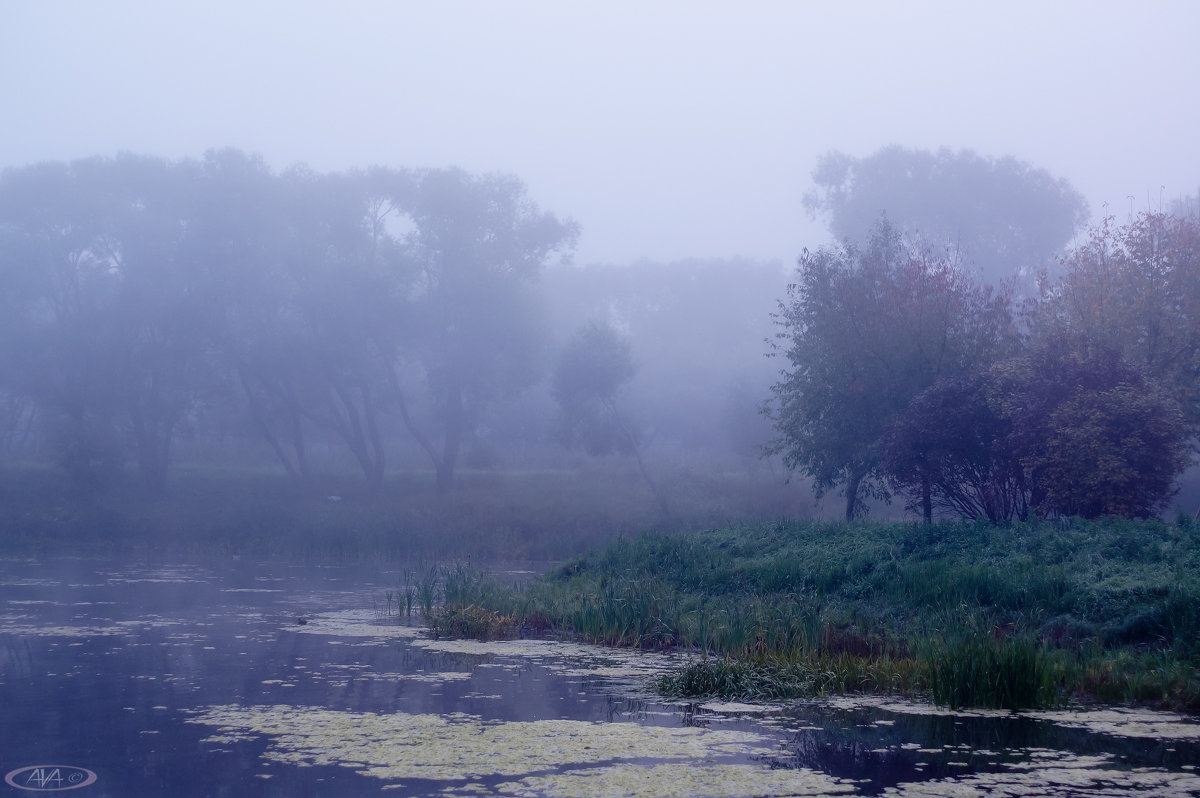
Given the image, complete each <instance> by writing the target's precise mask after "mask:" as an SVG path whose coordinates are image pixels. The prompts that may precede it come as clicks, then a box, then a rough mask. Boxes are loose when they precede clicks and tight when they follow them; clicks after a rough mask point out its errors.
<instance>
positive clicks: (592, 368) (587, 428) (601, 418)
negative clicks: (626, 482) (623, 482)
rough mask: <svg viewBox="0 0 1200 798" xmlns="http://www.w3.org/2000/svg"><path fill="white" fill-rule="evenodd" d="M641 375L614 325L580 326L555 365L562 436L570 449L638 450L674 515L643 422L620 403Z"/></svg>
mask: <svg viewBox="0 0 1200 798" xmlns="http://www.w3.org/2000/svg"><path fill="white" fill-rule="evenodd" d="M635 374H637V366H636V365H634V362H633V353H632V349H631V347H630V345H629V341H628V340H626V339H625V338H623V337H622V336H621V335H620V334H619V333H618V332H617V331H616V330H614V329H613V328H612V327H611V326H609V325H601V324H596V323H592V324H590V325H588V326H586V327H583V328H581V329H579V330H577V331H576V332H575V335H574V336H572V338H571V340H570V341H569V342H568V343H567V345H566V347H565V348H564V349H563V351H562V353H561V354H560V356H559V359H558V364H557V366H556V368H555V370H554V377H553V387H552V389H551V391H552V393H553V394H554V399H555V401H556V402H557V403H558V408H559V414H558V422H557V437H558V439H559V441H560V442H561V443H562V444H563V445H564V446H566V447H567V448H568V449H570V448H575V447H577V446H578V447H581V448H582V449H583V450H584V451H586V452H587V453H588V454H590V455H592V456H600V455H606V454H609V453H612V452H616V453H618V454H624V455H632V456H633V458H634V459H635V460H636V461H637V465H638V470H639V471H640V472H641V475H642V478H643V479H644V480H645V481H646V484H647V485H648V486H649V487H650V490H651V492H652V493H653V494H654V497H655V499H657V500H658V503H659V506H660V507H661V508H662V511H663V514H664V515H670V509H669V506H668V504H667V499H666V495H665V494H664V493H663V492H662V490H661V489H660V488H659V486H658V484H657V483H656V482H655V481H654V479H653V478H652V477H651V476H650V472H649V471H648V470H647V469H646V463H645V460H644V459H643V458H642V452H641V446H640V437H641V436H640V434H639V432H638V429H637V426H636V425H635V424H634V422H633V420H632V419H631V418H629V417H628V416H627V415H626V414H625V413H623V412H622V411H621V410H620V409H619V408H618V406H617V398H618V395H619V394H620V392H621V389H622V388H623V387H624V386H625V385H626V384H627V383H628V382H629V381H630V380H632V379H633V377H634V375H635Z"/></svg>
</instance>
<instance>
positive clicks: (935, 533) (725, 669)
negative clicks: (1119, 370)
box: [486, 519, 1200, 709]
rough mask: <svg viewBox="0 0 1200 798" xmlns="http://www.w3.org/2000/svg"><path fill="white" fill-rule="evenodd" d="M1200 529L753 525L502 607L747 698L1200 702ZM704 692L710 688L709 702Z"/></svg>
mask: <svg viewBox="0 0 1200 798" xmlns="http://www.w3.org/2000/svg"><path fill="white" fill-rule="evenodd" d="M1196 532H1197V530H1196V528H1195V525H1194V523H1193V522H1191V521H1181V522H1180V523H1177V524H1174V525H1167V524H1161V523H1157V522H1136V523H1135V522H1124V521H1102V522H1094V523H1086V522H1082V521H1077V520H1072V519H1066V520H1060V521H1056V522H1054V523H1046V524H1027V525H1013V526H1010V527H1002V528H1001V527H991V526H983V525H977V524H966V523H962V524H942V525H931V526H925V525H912V524H874V525H849V526H847V525H843V524H834V523H821V522H798V523H774V524H759V525H743V526H736V527H729V528H724V529H718V530H710V531H705V532H698V533H693V534H689V535H658V534H650V535H643V536H641V537H639V538H636V539H631V538H623V539H620V540H618V541H616V542H614V543H613V544H612V545H610V546H609V547H608V548H606V549H604V550H603V551H601V552H600V553H598V554H592V555H588V556H585V557H581V558H577V559H576V560H573V561H571V562H569V563H567V564H566V565H564V566H562V567H560V568H558V569H556V570H555V571H553V572H552V573H549V574H547V575H546V576H545V577H543V578H542V579H541V580H539V581H537V582H535V583H533V584H532V585H530V586H529V587H528V588H527V589H525V590H523V591H519V592H517V593H515V594H514V595H509V596H499V595H497V596H495V597H493V598H492V599H491V600H489V602H488V603H487V604H486V606H489V607H492V608H495V609H505V611H510V612H515V613H518V615H521V614H528V615H531V616H532V615H536V616H537V617H538V618H540V619H542V620H543V621H544V624H545V626H547V627H548V628H550V629H552V630H554V631H557V632H558V633H560V634H565V635H571V636H574V637H579V638H583V639H588V640H594V641H598V642H605V643H611V644H616V645H628V646H640V647H644V648H662V647H667V646H672V647H676V648H681V649H684V650H690V651H692V652H694V653H695V654H696V655H697V657H698V659H697V660H696V661H695V662H694V663H693V664H691V665H690V666H688V667H687V668H685V669H684V670H683V671H681V672H680V673H679V674H674V675H672V676H669V677H664V679H662V680H660V681H659V682H658V685H659V687H660V689H663V690H664V691H666V692H668V693H670V694H672V695H689V694H693V695H697V696H711V695H719V696H722V697H727V698H753V697H759V696H766V695H770V696H776V697H785V696H789V695H793V694H795V695H809V694H822V693H827V692H846V691H851V692H852V691H861V690H867V691H872V692H903V693H907V694H913V695H922V696H927V697H932V699H933V700H935V701H936V702H938V703H939V704H943V705H946V706H953V707H999V708H1024V707H1038V706H1048V705H1053V704H1057V703H1061V702H1064V701H1069V700H1100V701H1118V702H1126V703H1128V702H1150V703H1155V704H1160V705H1168V706H1173V707H1177V708H1189V709H1195V708H1197V707H1200V655H1198V654H1197V647H1198V646H1200V642H1198V641H1200V617H1198V616H1200V609H1198V608H1200V585H1198V583H1197V578H1196V576H1195V575H1196V574H1197V573H1200V545H1198V542H1197V534H1196ZM688 691H695V692H694V693H689V692H688Z"/></svg>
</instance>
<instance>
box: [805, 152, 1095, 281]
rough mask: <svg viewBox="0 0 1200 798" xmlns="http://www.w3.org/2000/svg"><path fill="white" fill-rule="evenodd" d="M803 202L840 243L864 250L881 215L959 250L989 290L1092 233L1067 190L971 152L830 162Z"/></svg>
mask: <svg viewBox="0 0 1200 798" xmlns="http://www.w3.org/2000/svg"><path fill="white" fill-rule="evenodd" d="M812 179H813V182H814V183H815V184H816V187H815V188H814V189H813V190H812V191H810V192H809V193H807V194H806V195H805V197H804V204H805V207H806V208H807V209H808V211H809V213H810V214H812V216H813V217H814V218H816V217H818V216H825V217H826V218H827V219H828V224H829V230H830V232H831V233H833V235H834V236H835V237H836V238H837V239H838V240H841V239H849V240H851V241H856V242H862V241H865V240H866V239H867V238H868V237H869V236H870V235H871V231H872V229H873V228H874V225H875V223H876V220H878V218H879V216H880V214H886V216H887V218H888V220H889V221H890V222H891V224H892V225H893V226H894V227H896V228H897V229H898V230H901V231H904V232H907V233H910V234H919V235H920V236H921V238H922V239H924V240H925V241H927V242H929V243H930V244H933V245H938V246H941V245H947V244H948V245H952V246H954V247H955V248H956V249H957V250H958V252H959V255H960V257H961V258H962V259H963V262H964V263H965V264H968V265H969V266H970V267H972V268H977V269H979V271H980V273H981V274H982V275H983V277H984V279H985V280H986V281H988V282H998V281H1000V280H1003V279H1008V278H1011V277H1012V276H1013V275H1014V274H1017V273H1018V272H1024V273H1027V274H1029V275H1033V274H1035V273H1036V272H1037V271H1038V270H1039V269H1042V268H1044V267H1046V266H1049V265H1051V264H1052V263H1053V261H1054V258H1056V257H1057V255H1058V254H1059V252H1060V251H1061V250H1062V249H1063V247H1065V246H1066V245H1067V244H1068V242H1069V241H1070V240H1071V237H1072V235H1073V234H1074V233H1075V232H1076V231H1077V230H1079V229H1080V228H1082V227H1083V225H1084V224H1086V223H1087V220H1088V218H1089V216H1090V214H1089V212H1088V208H1087V204H1086V203H1085V202H1084V199H1083V197H1082V196H1081V195H1080V194H1079V192H1077V191H1076V190H1075V189H1074V188H1072V187H1071V185H1070V184H1069V183H1067V181H1066V180H1064V179H1062V178H1055V177H1053V176H1052V175H1051V174H1049V173H1048V172H1046V171H1045V170H1044V169H1039V168H1036V167H1034V166H1032V165H1030V164H1028V163H1025V162H1023V161H1019V160H1017V159H1016V158H1012V157H1005V158H987V157H984V156H981V155H978V154H976V153H974V152H972V151H970V150H959V151H957V152H956V151H954V150H950V149H948V148H942V149H940V150H938V151H936V152H929V151H926V150H916V149H906V148H904V147H899V146H895V145H893V146H890V147H885V148H883V149H881V150H879V151H878V152H876V153H875V154H873V155H870V156H867V157H865V158H855V157H852V156H850V155H847V154H845V153H842V152H838V151H836V150H835V151H831V152H828V153H826V154H825V155H824V156H822V157H821V158H820V160H819V161H818V162H817V166H816V168H815V169H814V170H813V173H812Z"/></svg>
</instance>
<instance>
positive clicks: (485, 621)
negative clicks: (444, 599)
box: [426, 604, 520, 641]
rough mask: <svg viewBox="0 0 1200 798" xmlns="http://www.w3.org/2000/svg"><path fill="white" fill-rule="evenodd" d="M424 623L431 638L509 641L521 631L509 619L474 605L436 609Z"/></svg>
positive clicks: (510, 617) (512, 620) (508, 616)
mask: <svg viewBox="0 0 1200 798" xmlns="http://www.w3.org/2000/svg"><path fill="white" fill-rule="evenodd" d="M426 622H427V623H428V624H429V631H430V633H431V634H432V635H433V636H434V637H453V638H469V639H472V640H483V641H488V640H509V639H511V638H514V637H516V636H517V633H518V631H520V623H519V622H518V620H517V619H516V618H515V617H513V616H512V615H504V614H503V613H499V612H496V611H495V610H488V609H484V608H483V607H480V606H478V605H476V604H468V605H466V606H463V605H452V606H446V607H439V608H438V609H437V610H436V611H434V612H433V613H432V614H430V615H428V616H426Z"/></svg>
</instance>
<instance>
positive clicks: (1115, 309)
mask: <svg viewBox="0 0 1200 798" xmlns="http://www.w3.org/2000/svg"><path fill="white" fill-rule="evenodd" d="M1062 265H1063V270H1064V273H1063V275H1062V277H1061V278H1060V279H1059V280H1057V281H1055V282H1050V281H1046V282H1044V284H1043V286H1042V296H1041V299H1040V302H1039V303H1038V306H1037V308H1036V311H1035V314H1034V316H1033V319H1032V322H1033V331H1034V335H1035V337H1037V338H1038V339H1039V340H1042V341H1049V340H1057V339H1064V338H1069V339H1071V340H1073V341H1075V342H1076V343H1077V345H1078V346H1079V347H1080V353H1081V354H1084V355H1087V354H1088V353H1098V352H1104V351H1113V352H1117V353H1119V355H1120V357H1121V359H1123V360H1124V361H1126V362H1128V363H1130V364H1132V365H1135V366H1137V367H1139V368H1140V369H1142V370H1143V371H1144V372H1145V374H1146V375H1147V376H1149V377H1152V378H1153V379H1155V380H1157V381H1158V382H1159V383H1161V385H1162V386H1163V387H1164V388H1166V389H1167V390H1168V391H1169V392H1170V394H1171V395H1172V396H1173V397H1174V398H1175V399H1176V400H1177V401H1178V402H1179V404H1180V406H1181V407H1182V409H1183V411H1184V414H1185V417H1186V418H1187V420H1188V422H1189V424H1191V425H1193V432H1194V431H1195V427H1196V425H1200V216H1197V215H1195V214H1191V215H1186V216H1175V215H1171V214H1164V213H1143V214H1140V215H1139V216H1137V217H1136V218H1135V219H1134V220H1133V221H1131V222H1130V223H1129V224H1127V225H1123V226H1117V225H1116V224H1115V223H1114V221H1113V219H1112V218H1111V217H1109V218H1106V219H1104V220H1103V221H1102V222H1101V223H1100V224H1099V225H1098V226H1096V227H1094V228H1093V229H1092V230H1091V233H1090V235H1089V238H1088V240H1087V242H1085V243H1084V244H1082V245H1081V246H1079V247H1077V248H1075V249H1074V250H1072V251H1071V252H1070V253H1068V254H1067V255H1066V256H1064V258H1063V261H1062Z"/></svg>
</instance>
